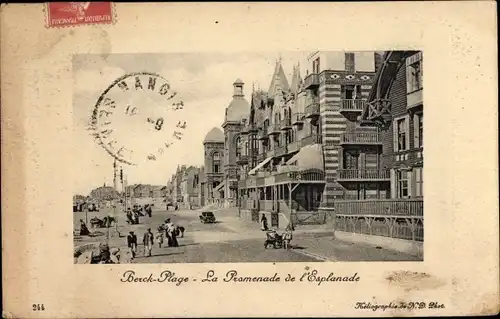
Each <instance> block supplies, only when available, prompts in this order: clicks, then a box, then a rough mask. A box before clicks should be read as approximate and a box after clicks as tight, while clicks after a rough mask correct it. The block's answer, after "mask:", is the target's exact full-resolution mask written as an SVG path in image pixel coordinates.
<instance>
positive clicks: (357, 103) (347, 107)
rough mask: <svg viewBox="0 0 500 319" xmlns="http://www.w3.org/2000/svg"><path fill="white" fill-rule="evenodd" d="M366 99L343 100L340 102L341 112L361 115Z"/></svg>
mask: <svg viewBox="0 0 500 319" xmlns="http://www.w3.org/2000/svg"><path fill="white" fill-rule="evenodd" d="M365 104H366V101H365V100H358V99H356V100H352V99H351V100H342V103H341V104H340V113H341V114H342V115H344V116H346V115H348V114H355V115H361V113H362V112H363V109H364V108H365Z"/></svg>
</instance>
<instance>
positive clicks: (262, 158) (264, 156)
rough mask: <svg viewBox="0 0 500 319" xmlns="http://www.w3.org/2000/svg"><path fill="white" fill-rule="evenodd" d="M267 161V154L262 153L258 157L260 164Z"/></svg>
mask: <svg viewBox="0 0 500 319" xmlns="http://www.w3.org/2000/svg"><path fill="white" fill-rule="evenodd" d="M265 159H266V153H260V154H258V155H257V161H258V162H259V163H260V162H262V161H263V160H265Z"/></svg>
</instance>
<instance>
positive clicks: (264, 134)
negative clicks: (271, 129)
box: [257, 127, 269, 140]
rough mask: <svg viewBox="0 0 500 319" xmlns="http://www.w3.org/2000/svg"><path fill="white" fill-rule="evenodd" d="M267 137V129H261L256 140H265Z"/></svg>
mask: <svg viewBox="0 0 500 319" xmlns="http://www.w3.org/2000/svg"><path fill="white" fill-rule="evenodd" d="M268 138H269V137H268V136H267V127H263V128H261V129H260V130H259V133H258V134H257V139H258V140H267V139H268Z"/></svg>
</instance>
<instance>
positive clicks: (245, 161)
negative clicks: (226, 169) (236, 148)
mask: <svg viewBox="0 0 500 319" xmlns="http://www.w3.org/2000/svg"><path fill="white" fill-rule="evenodd" d="M236 164H238V165H246V164H248V155H240V156H237V157H236Z"/></svg>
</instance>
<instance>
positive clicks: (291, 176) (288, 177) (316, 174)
mask: <svg viewBox="0 0 500 319" xmlns="http://www.w3.org/2000/svg"><path fill="white" fill-rule="evenodd" d="M273 175H274V182H275V183H277V184H279V183H298V182H301V183H324V182H325V174H324V173H323V172H321V171H316V170H314V171H310V172H309V171H305V172H283V173H276V174H273Z"/></svg>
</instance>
